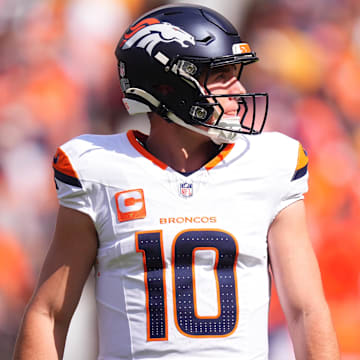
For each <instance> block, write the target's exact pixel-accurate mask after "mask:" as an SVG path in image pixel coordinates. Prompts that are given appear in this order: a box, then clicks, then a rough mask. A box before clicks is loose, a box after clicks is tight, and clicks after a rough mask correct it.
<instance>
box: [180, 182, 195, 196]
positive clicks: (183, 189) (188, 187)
mask: <svg viewBox="0 0 360 360" xmlns="http://www.w3.org/2000/svg"><path fill="white" fill-rule="evenodd" d="M180 195H181V196H183V197H185V198H188V197H191V196H192V195H193V184H189V183H182V184H180Z"/></svg>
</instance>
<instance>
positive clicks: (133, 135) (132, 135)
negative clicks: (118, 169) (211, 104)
mask: <svg viewBox="0 0 360 360" xmlns="http://www.w3.org/2000/svg"><path fill="white" fill-rule="evenodd" d="M126 136H127V138H128V140H129V142H130V144H131V145H132V146H133V147H134V148H135V149H136V150H137V151H138V152H139V153H140V154H141V155H143V156H144V157H146V158H147V159H149V160H150V161H152V162H153V163H154V164H155V165H157V166H159V167H160V168H161V169H163V170H165V169H167V168H168V165H166V164H165V163H164V162H162V161H161V160H159V159H158V158H156V157H155V156H154V155H153V154H151V153H150V152H149V151H147V150H146V148H145V147H144V145H143V144H145V141H146V139H147V135H145V134H143V133H142V132H140V131H138V130H129V131H128V132H127V133H126ZM234 145H235V144H225V146H224V148H223V149H222V150H221V151H220V152H219V153H218V154H217V155H216V156H215V157H214V158H213V159H211V160H210V161H209V162H208V163H206V164H205V165H204V168H205V169H206V170H208V171H209V170H211V169H213V168H214V167H215V166H216V165H218V164H219V163H220V162H222V161H223V160H224V159H225V157H226V156H227V155H229V153H230V151H231V150H232V148H233V147H234Z"/></svg>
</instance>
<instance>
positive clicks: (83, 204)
mask: <svg viewBox="0 0 360 360" xmlns="http://www.w3.org/2000/svg"><path fill="white" fill-rule="evenodd" d="M80 167H81V166H80V156H79V155H78V149H77V148H76V141H74V140H72V141H70V142H68V143H66V144H64V145H62V146H61V147H59V148H58V149H57V151H56V153H55V156H54V159H53V169H54V177H55V186H56V191H57V197H58V200H59V204H60V205H62V206H65V207H68V208H72V209H74V210H78V211H80V212H83V213H85V214H87V215H89V216H90V217H91V218H92V219H93V221H95V212H94V209H93V206H92V201H91V196H90V194H89V193H90V189H89V188H87V186H86V181H84V179H82V178H81V174H80V172H79V169H77V168H80Z"/></svg>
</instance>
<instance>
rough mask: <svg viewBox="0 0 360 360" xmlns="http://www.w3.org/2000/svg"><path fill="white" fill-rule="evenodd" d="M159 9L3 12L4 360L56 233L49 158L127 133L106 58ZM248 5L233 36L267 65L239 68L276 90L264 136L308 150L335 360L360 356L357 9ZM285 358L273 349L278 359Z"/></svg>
mask: <svg viewBox="0 0 360 360" xmlns="http://www.w3.org/2000/svg"><path fill="white" fill-rule="evenodd" d="M231 1H233V2H234V3H235V2H239V0H231ZM231 1H230V0H229V2H231ZM244 1H245V0H244ZM188 2H189V3H190V2H191V1H188ZM213 2H214V1H213ZM165 3H167V2H166V1H160V0H159V1H155V0H151V1H145V0H46V1H45V0H43V1H42V0H26V1H25V0H8V1H6V0H2V1H0V54H1V56H0V354H1V355H0V357H1V359H3V360H8V359H10V358H11V355H10V354H11V352H12V348H13V344H14V340H15V336H16V332H17V329H18V326H19V321H20V319H21V315H22V313H23V311H24V306H25V304H26V302H27V301H28V299H29V296H30V295H31V292H32V289H33V287H34V284H35V282H36V278H37V274H38V272H39V268H40V266H41V263H42V260H43V257H44V255H45V253H46V250H47V247H48V244H49V241H50V239H51V236H52V231H53V227H54V222H55V215H56V211H57V201H56V194H55V186H54V184H53V181H52V170H51V161H52V155H53V153H54V151H55V150H56V147H57V146H58V145H60V144H61V143H63V142H65V141H66V140H68V139H69V138H71V137H73V136H76V135H78V134H80V133H85V132H92V133H112V132H118V131H121V130H122V129H125V128H129V127H132V124H131V123H130V124H129V119H128V117H127V116H126V114H125V112H124V109H123V108H122V105H121V100H120V92H119V85H118V79H117V70H116V63H115V58H114V56H113V51H114V48H115V45H116V42H117V41H118V38H119V36H120V34H121V33H122V32H123V31H124V30H125V28H126V27H127V25H128V24H129V23H130V22H131V21H132V20H133V19H134V18H135V17H136V16H138V15H139V14H140V13H142V12H144V11H146V10H148V9H150V8H153V7H155V6H158V5H162V4H165ZM246 5H247V6H246V8H244V9H243V11H245V12H246V14H245V15H244V14H242V16H241V18H242V19H243V21H242V22H241V23H240V20H239V23H238V24H235V25H236V26H238V28H239V29H240V33H241V35H242V37H243V38H244V39H246V40H247V41H248V42H249V43H250V44H251V47H252V49H254V50H255V51H256V52H257V54H258V55H259V57H260V59H261V61H260V62H259V63H258V64H256V65H252V66H251V67H249V68H248V69H247V71H246V72H245V74H244V79H243V83H244V84H245V86H246V87H247V88H248V89H249V90H252V89H254V90H255V89H256V90H258V91H268V92H269V93H270V115H269V119H268V125H267V129H266V130H268V131H270V130H271V131H282V132H284V133H286V134H288V135H290V136H293V137H296V138H298V139H299V140H300V141H301V142H302V143H303V145H304V147H305V148H306V149H307V151H308V153H309V156H310V169H309V172H310V191H309V193H308V195H307V198H306V202H307V205H308V213H309V226H310V232H311V236H312V239H313V243H314V247H315V249H316V252H317V256H318V259H319V263H320V267H321V271H322V274H323V281H324V288H325V293H326V297H327V299H328V301H329V304H330V307H331V311H332V315H333V319H334V323H335V327H336V330H337V334H338V337H339V342H340V346H341V351H342V354H343V359H345V360H356V359H360V186H359V184H360V2H359V1H358V0H317V1H312V0H302V1H292V0H272V1H266V0H253V1H248V2H246ZM239 19H240V15H239ZM137 125H138V124H137ZM139 126H140V127H141V126H144V127H145V126H146V125H145V124H144V125H141V124H140V125H139ZM139 126H138V127H139ZM309 296H311V294H309ZM270 326H271V340H272V341H274V343H275V342H276V336H277V334H279V333H281V331H283V330H284V318H283V315H282V313H281V311H280V307H279V304H278V301H277V299H276V297H275V299H274V301H273V302H272V305H271V321H270ZM280 349H281V346H280ZM289 356H290V355H287V354H286V353H285V352H284V351H280V352H279V353H278V354H277V355H272V358H273V359H275V360H281V359H286V360H288V359H289Z"/></svg>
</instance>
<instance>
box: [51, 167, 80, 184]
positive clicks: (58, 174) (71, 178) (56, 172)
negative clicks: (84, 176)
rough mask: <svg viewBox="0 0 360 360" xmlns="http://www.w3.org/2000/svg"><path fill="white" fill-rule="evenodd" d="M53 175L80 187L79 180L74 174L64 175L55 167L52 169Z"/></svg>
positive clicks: (66, 182)
mask: <svg viewBox="0 0 360 360" xmlns="http://www.w3.org/2000/svg"><path fill="white" fill-rule="evenodd" d="M54 176H55V179H58V180H60V181H62V182H63V183H65V184H68V185H72V186H76V187H79V188H82V185H81V182H80V181H79V179H78V178H76V177H74V176H70V175H66V174H64V173H62V172H60V171H59V170H56V169H54Z"/></svg>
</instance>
